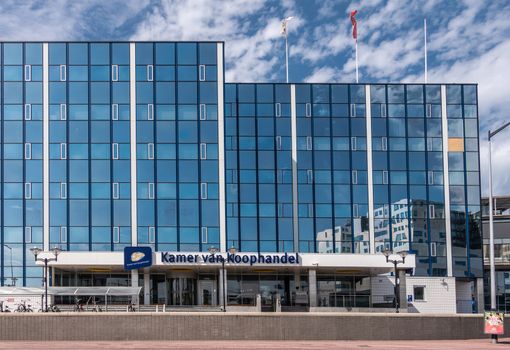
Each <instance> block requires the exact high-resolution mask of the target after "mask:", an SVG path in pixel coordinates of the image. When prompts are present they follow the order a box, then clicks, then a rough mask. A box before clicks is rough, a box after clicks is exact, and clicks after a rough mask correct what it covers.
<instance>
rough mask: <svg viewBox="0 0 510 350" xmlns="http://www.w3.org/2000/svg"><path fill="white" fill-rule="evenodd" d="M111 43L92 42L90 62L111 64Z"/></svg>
mask: <svg viewBox="0 0 510 350" xmlns="http://www.w3.org/2000/svg"><path fill="white" fill-rule="evenodd" d="M109 63H110V45H109V44H107V43H92V44H90V64H109Z"/></svg>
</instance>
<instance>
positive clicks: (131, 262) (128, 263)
mask: <svg viewBox="0 0 510 350" xmlns="http://www.w3.org/2000/svg"><path fill="white" fill-rule="evenodd" d="M151 265H152V249H151V247H124V269H125V270H135V269H141V268H142V267H149V266H151Z"/></svg>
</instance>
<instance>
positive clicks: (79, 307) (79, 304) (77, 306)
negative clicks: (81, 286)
mask: <svg viewBox="0 0 510 350" xmlns="http://www.w3.org/2000/svg"><path fill="white" fill-rule="evenodd" d="M73 311H74V312H83V311H85V309H84V308H83V303H82V302H81V299H79V298H76V299H75V301H74V307H73Z"/></svg>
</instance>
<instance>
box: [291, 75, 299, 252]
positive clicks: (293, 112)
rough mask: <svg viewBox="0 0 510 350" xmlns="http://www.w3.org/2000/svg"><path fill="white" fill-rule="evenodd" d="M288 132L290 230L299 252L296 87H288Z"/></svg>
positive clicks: (295, 247)
mask: <svg viewBox="0 0 510 350" xmlns="http://www.w3.org/2000/svg"><path fill="white" fill-rule="evenodd" d="M290 132H291V141H292V142H291V144H292V146H291V149H292V151H291V152H292V229H293V238H294V251H296V252H297V251H299V226H298V224H299V221H298V176H297V114H296V85H294V84H292V85H290Z"/></svg>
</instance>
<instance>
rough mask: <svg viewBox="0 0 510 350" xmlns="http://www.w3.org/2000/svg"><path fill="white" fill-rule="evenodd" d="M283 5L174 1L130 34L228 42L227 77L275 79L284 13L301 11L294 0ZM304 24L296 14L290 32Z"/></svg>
mask: <svg viewBox="0 0 510 350" xmlns="http://www.w3.org/2000/svg"><path fill="white" fill-rule="evenodd" d="M281 6H282V7H281V8H278V7H277V6H275V5H274V4H269V3H268V2H267V1H263V0H255V1H254V0H237V1H206V0H195V1H177V0H172V1H168V2H164V3H163V4H162V5H161V6H159V7H157V8H155V9H154V11H153V13H151V15H150V17H149V16H148V17H147V18H146V21H145V22H143V23H142V24H141V25H140V26H139V27H138V29H137V31H136V33H135V34H134V35H133V36H132V38H133V39H139V40H149V39H151V40H154V39H156V40H176V41H177V40H213V41H216V40H218V41H225V64H226V74H225V75H226V80H227V81H239V82H248V81H253V82H256V81H268V80H275V79H277V78H278V77H277V75H276V73H275V72H276V71H277V66H278V65H281V64H282V63H283V62H284V58H283V57H284V56H283V55H284V51H283V43H284V42H283V38H282V37H281V35H280V22H281V18H283V17H284V16H288V15H294V16H296V15H297V13H296V12H295V11H294V8H293V6H294V2H293V1H285V2H283V3H281ZM197 9H200V11H197ZM303 23H304V20H303V19H301V18H299V16H297V17H296V18H295V19H294V20H293V21H292V22H290V24H289V35H292V33H293V32H294V31H295V30H296V29H297V28H299V27H300V26H301V25H303ZM278 53H281V54H280V55H279V54H278ZM281 78H283V75H282V77H281ZM281 78H280V79H279V80H282V79H281Z"/></svg>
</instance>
